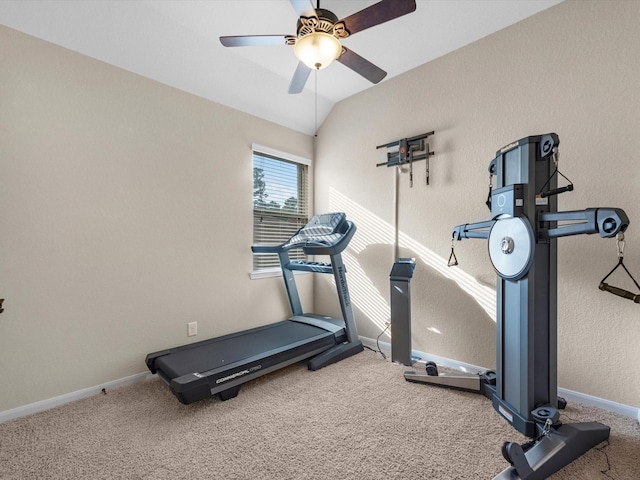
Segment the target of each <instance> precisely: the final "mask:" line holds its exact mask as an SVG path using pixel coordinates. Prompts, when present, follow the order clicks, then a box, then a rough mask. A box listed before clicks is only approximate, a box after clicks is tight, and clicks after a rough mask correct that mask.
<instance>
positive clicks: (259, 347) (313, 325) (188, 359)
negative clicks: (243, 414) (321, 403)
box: [145, 212, 364, 404]
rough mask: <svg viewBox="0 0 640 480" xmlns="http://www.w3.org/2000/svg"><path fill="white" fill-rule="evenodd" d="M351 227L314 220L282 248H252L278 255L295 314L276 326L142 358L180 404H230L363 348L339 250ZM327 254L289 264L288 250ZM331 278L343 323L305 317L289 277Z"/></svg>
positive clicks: (338, 216) (331, 217)
mask: <svg viewBox="0 0 640 480" xmlns="http://www.w3.org/2000/svg"><path fill="white" fill-rule="evenodd" d="M355 231H356V226H355V225H354V224H353V223H352V222H350V221H348V220H347V218H346V215H345V214H344V213H341V212H339V213H327V214H322V215H316V216H314V217H313V218H312V219H311V220H309V222H308V223H307V224H306V225H305V226H304V227H302V228H301V229H300V230H298V231H297V232H296V233H295V234H294V235H293V236H292V237H291V238H290V239H289V240H287V241H286V242H284V243H282V244H280V245H254V246H252V247H251V250H252V251H253V252H254V253H257V254H273V253H275V254H277V255H278V259H279V261H280V267H281V269H282V277H283V279H284V283H285V287H286V290H287V296H288V297H289V303H290V305H291V311H292V314H293V315H292V316H291V317H290V318H289V319H287V320H283V321H281V322H277V323H274V324H270V325H265V326H261V327H256V328H252V329H249V330H245V331H242V332H237V333H232V334H229V335H224V336H221V337H216V338H212V339H209V340H204V341H201V342H196V343H191V344H188V345H183V346H180V347H175V348H170V349H167V350H162V351H159V352H155V353H150V354H149V355H147V357H146V360H145V362H146V364H147V367H148V368H149V370H150V371H151V372H152V373H155V374H157V375H158V376H159V377H160V378H161V379H162V380H163V381H164V382H165V383H166V384H167V385H168V387H169V389H170V390H171V391H172V392H173V394H174V395H175V396H176V397H177V398H178V400H179V401H180V402H181V403H184V404H189V403H193V402H196V401H199V400H203V399H205V398H207V397H210V396H213V395H216V394H217V395H218V396H219V397H220V399H221V400H228V399H230V398H234V397H235V396H237V395H238V392H239V391H240V387H241V386H242V384H243V383H245V382H248V381H249V380H253V379H254V378H257V377H260V376H262V375H265V374H267V373H270V372H273V371H275V370H278V369H280V368H283V367H286V366H287V365H291V364H293V363H297V362H300V361H302V360H307V359H309V360H308V363H307V365H308V367H309V370H318V369H320V368H322V367H324V366H327V365H330V364H332V363H336V362H338V361H340V360H343V359H345V358H347V357H350V356H352V355H355V354H356V353H359V352H361V351H363V350H364V347H363V345H362V342H361V341H360V340H359V339H358V334H357V332H356V324H355V319H354V316H353V310H352V309H351V301H350V299H349V288H348V286H347V278H346V269H345V266H344V263H343V261H342V254H341V252H342V251H343V250H344V249H345V248H346V247H347V245H348V244H349V242H350V241H351V238H352V237H353V234H354V233H355ZM294 249H302V251H303V252H304V253H305V254H306V255H314V256H316V255H325V256H328V257H329V260H330V261H329V262H327V263H324V262H317V261H301V260H291V258H290V252H291V251H292V250H294ZM296 271H300V272H314V273H324V274H333V276H334V279H335V284H336V290H337V294H338V299H339V301H340V308H341V310H342V317H343V319H342V320H340V319H336V318H332V317H327V316H323V315H316V314H313V313H304V312H303V311H302V304H301V301H300V295H299V294H298V289H297V286H296V280H295V275H294V272H296Z"/></svg>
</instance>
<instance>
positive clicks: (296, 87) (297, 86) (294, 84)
mask: <svg viewBox="0 0 640 480" xmlns="http://www.w3.org/2000/svg"><path fill="white" fill-rule="evenodd" d="M310 73H311V69H310V68H309V67H307V66H306V65H305V64H304V63H302V62H299V63H298V66H297V67H296V71H295V72H294V73H293V77H292V78H291V83H290V84H289V93H300V92H302V90H304V86H305V84H306V83H307V79H308V78H309V74H310Z"/></svg>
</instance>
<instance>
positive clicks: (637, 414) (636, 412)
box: [0, 337, 640, 423]
mask: <svg viewBox="0 0 640 480" xmlns="http://www.w3.org/2000/svg"><path fill="white" fill-rule="evenodd" d="M360 339H361V340H362V343H363V344H364V345H366V346H368V347H370V348H372V349H374V350H378V347H379V348H380V350H382V351H383V352H384V353H385V355H387V356H388V357H389V356H391V344H390V343H388V342H379V343H376V340H375V339H373V338H366V337H360ZM411 354H412V356H414V357H416V358H420V359H428V360H429V361H432V362H436V363H437V364H438V365H442V366H444V367H449V368H454V369H456V370H461V371H463V372H467V373H479V372H483V371H485V370H487V369H486V368H483V367H479V366H477V365H471V364H469V363H464V362H459V361H457V360H452V359H450V358H446V357H439V356H437V355H431V354H428V353H424V352H420V351H418V350H412V351H411ZM151 377H153V374H151V373H150V372H143V373H137V374H135V375H131V376H129V377H124V378H120V379H118V380H113V381H111V382H107V383H103V384H101V385H96V386H94V387H89V388H83V389H82V390H77V391H75V392H71V393H66V394H64V395H60V396H57V397H53V398H49V399H46V400H41V401H39V402H35V403H30V404H28V405H24V406H22V407H17V408H13V409H11V410H5V411H3V412H0V423H5V422H9V421H11V420H15V419H17V418H21V417H26V416H29V415H33V414H34V413H39V412H43V411H45V410H49V409H50V408H54V407H58V406H60V405H64V404H66V403H71V402H75V401H77V400H82V399H83V398H88V397H92V396H93V395H97V394H98V393H101V392H102V390H103V389H105V390H109V389H113V388H119V387H124V386H126V385H130V384H132V383H136V382H140V381H142V380H146V379H147V378H151ZM558 395H560V396H561V397H564V398H565V399H566V400H570V401H574V402H578V403H582V404H584V405H589V406H592V407H598V408H601V409H603V410H606V411H609V412H615V413H619V414H621V415H624V416H626V417H629V418H633V419H634V420H637V421H638V422H639V423H640V408H636V407H632V406H630V405H625V404H622V403H617V402H612V401H611V400H606V399H604V398H598V397H594V396H592V395H587V394H585V393H580V392H574V391H572V390H567V389H566V388H560V387H559V388H558Z"/></svg>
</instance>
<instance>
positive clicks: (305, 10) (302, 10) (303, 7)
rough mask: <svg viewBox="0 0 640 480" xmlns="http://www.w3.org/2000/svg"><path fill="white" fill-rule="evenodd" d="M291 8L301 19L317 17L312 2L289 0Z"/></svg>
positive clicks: (308, 0) (307, 0)
mask: <svg viewBox="0 0 640 480" xmlns="http://www.w3.org/2000/svg"><path fill="white" fill-rule="evenodd" d="M289 1H290V2H291V6H292V7H293V9H294V10H295V11H296V15H298V16H299V17H315V16H316V9H315V8H313V3H311V0H289Z"/></svg>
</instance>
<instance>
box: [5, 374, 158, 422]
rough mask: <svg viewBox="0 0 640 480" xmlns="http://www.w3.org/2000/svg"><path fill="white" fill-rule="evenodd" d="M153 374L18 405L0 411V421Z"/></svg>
mask: <svg viewBox="0 0 640 480" xmlns="http://www.w3.org/2000/svg"><path fill="white" fill-rule="evenodd" d="M152 376H153V375H152V374H151V373H150V372H144V373H137V374H135V375H131V376H129V377H124V378H120V379H118V380H113V381H111V382H107V383H103V384H101V385H96V386H94V387H89V388H83V389H82V390H77V391H75V392H71V393H65V394H64V395H60V396H58V397H53V398H48V399H46V400H41V401H39V402H35V403H30V404H28V405H24V406H22V407H16V408H13V409H11V410H5V411H4V412H0V423H5V422H9V421H11V420H15V419H16V418H21V417H26V416H29V415H33V414H34V413H39V412H43V411H45V410H49V409H50V408H54V407H58V406H60V405H64V404H66V403H71V402H75V401H77V400H82V399H83V398H88V397H92V396H93V395H97V394H98V393H101V392H102V390H103V389H105V390H110V389H113V388H118V387H124V386H125V385H130V384H132V383H136V382H139V381H141V380H145V379H147V378H149V377H152Z"/></svg>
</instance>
